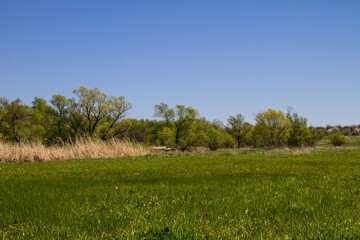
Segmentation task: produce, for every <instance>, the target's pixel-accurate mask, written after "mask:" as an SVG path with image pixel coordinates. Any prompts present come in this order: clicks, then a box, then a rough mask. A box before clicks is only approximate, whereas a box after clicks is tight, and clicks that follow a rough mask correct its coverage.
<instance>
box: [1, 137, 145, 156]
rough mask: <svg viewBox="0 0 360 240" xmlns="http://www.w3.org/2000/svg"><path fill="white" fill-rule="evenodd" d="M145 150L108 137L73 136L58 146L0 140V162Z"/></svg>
mask: <svg viewBox="0 0 360 240" xmlns="http://www.w3.org/2000/svg"><path fill="white" fill-rule="evenodd" d="M148 153H149V151H148V149H146V148H145V147H144V146H143V145H141V144H136V143H131V142H128V141H120V140H117V139H111V140H109V141H106V142H105V141H101V140H98V139H77V140H76V141H74V142H72V143H65V144H62V145H61V146H58V145H56V146H49V147H47V146H44V145H43V144H41V143H23V144H14V143H1V142H0V161H1V162H47V161H53V160H69V159H95V158H116V157H133V156H144V155H146V154H148Z"/></svg>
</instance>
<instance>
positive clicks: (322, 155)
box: [0, 148, 360, 239]
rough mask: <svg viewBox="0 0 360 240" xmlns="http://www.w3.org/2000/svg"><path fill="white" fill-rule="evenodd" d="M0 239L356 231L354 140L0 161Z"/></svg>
mask: <svg viewBox="0 0 360 240" xmlns="http://www.w3.org/2000/svg"><path fill="white" fill-rule="evenodd" d="M0 229H1V230H0V239H1V238H2V239H8V238H24V239H33V238H37V239H51V238H56V239H74V238H75V239H77V238H80V239H90V238H95V237H97V238H110V239H111V238H120V239H121V238H125V239H128V238H130V239H208V238H210V239H236V238H238V239H244V238H245V239H261V238H265V239H277V238H280V239H286V238H289V239H290V238H293V239H305V238H306V239H311V238H312V239H346V238H348V239H358V238H359V237H360V149H357V148H356V149H343V148H320V149H318V150H312V149H304V150H274V151H263V150H246V151H237V152H229V151H218V152H215V153H212V152H207V153H202V154H200V153H188V154H186V153H184V154H181V155H180V154H157V155H151V156H147V157H133V158H120V159H107V160H104V159H99V160H70V161H53V162H45V163H38V162H28V163H16V164H15V163H1V164H0Z"/></svg>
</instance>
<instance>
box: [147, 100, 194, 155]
mask: <svg viewBox="0 0 360 240" xmlns="http://www.w3.org/2000/svg"><path fill="white" fill-rule="evenodd" d="M198 115H199V114H198V112H197V111H196V110H195V109H193V108H192V107H185V106H184V105H176V106H175V109H173V108H169V107H168V105H167V104H165V103H160V104H159V105H155V115H154V116H155V117H162V118H163V119H164V122H165V126H166V127H169V128H170V129H173V132H174V144H175V146H176V147H180V148H182V149H186V148H188V147H189V146H191V145H193V144H194V142H195V141H196V140H197V138H196V137H195V134H194V132H193V131H191V129H192V127H193V126H192V125H193V123H194V122H195V121H196V119H197V117H198Z"/></svg>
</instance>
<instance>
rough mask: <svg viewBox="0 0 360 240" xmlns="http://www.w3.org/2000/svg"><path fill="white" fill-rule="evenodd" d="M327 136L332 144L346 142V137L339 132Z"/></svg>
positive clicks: (338, 144)
mask: <svg viewBox="0 0 360 240" xmlns="http://www.w3.org/2000/svg"><path fill="white" fill-rule="evenodd" d="M329 138H330V141H331V143H332V144H333V145H334V146H342V145H344V144H346V143H347V142H348V141H347V139H346V137H345V136H344V135H342V134H340V133H333V134H331V135H330V136H329Z"/></svg>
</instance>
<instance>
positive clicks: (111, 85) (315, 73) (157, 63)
mask: <svg viewBox="0 0 360 240" xmlns="http://www.w3.org/2000/svg"><path fill="white" fill-rule="evenodd" d="M79 86H86V87H89V88H93V87H95V86H97V87H99V89H100V90H101V91H103V92H105V93H107V94H108V95H113V96H120V95H123V96H125V98H126V100H127V101H129V102H131V103H132V104H133V109H132V110H131V111H130V112H129V117H132V118H153V114H154V105H155V104H158V103H160V102H165V103H168V104H169V105H171V106H173V105H175V104H183V105H186V106H192V107H194V108H196V109H197V110H198V111H199V112H200V114H201V115H202V116H205V117H206V118H207V119H209V120H214V119H219V120H222V121H224V122H226V119H227V118H228V117H229V115H235V114H237V113H242V114H243V115H245V119H246V120H247V121H249V122H252V123H253V122H254V115H255V114H256V113H258V112H259V111H263V110H266V109H268V108H273V109H276V110H282V111H286V107H287V106H292V107H293V108H294V109H295V111H297V112H298V113H299V114H300V115H302V116H305V117H307V118H308V119H309V123H310V124H312V125H314V126H319V125H326V124H342V125H349V124H360V105H359V103H360V94H359V92H360V1H358V0H356V1H351V0H347V1H341V0H338V1H331V0H324V1H316V0H315V1H310V0H309V1H300V0H298V1H295V0H294V1H289V0H283V1H277V0H272V1H268V0H264V1H258V0H254V1H250V0H249V1H240V0H236V1H220V0H219V1H212V0H206V1H205V0H204V1H200V0H191V1H190V0H189V1H186V0H185V1H184V0H182V1H159V0H151V1H150V0H143V1H136V0H131V1H130V0H129V1H118V0H113V1H112V0H106V1H100V0H98V1H91V0H83V1H80V0H54V1H48V0H43V1H38V0H31V1H28V0H23V1H21V0H16V1H14V0H1V1H0V96H6V97H7V98H8V99H10V100H14V99H15V98H21V99H22V100H23V101H24V102H25V103H27V104H30V103H31V101H32V100H33V98H34V97H35V96H37V97H42V98H45V99H46V100H49V99H50V98H51V96H52V95H54V94H62V95H65V96H67V97H72V96H73V94H72V90H73V89H75V88H77V87H79Z"/></svg>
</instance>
